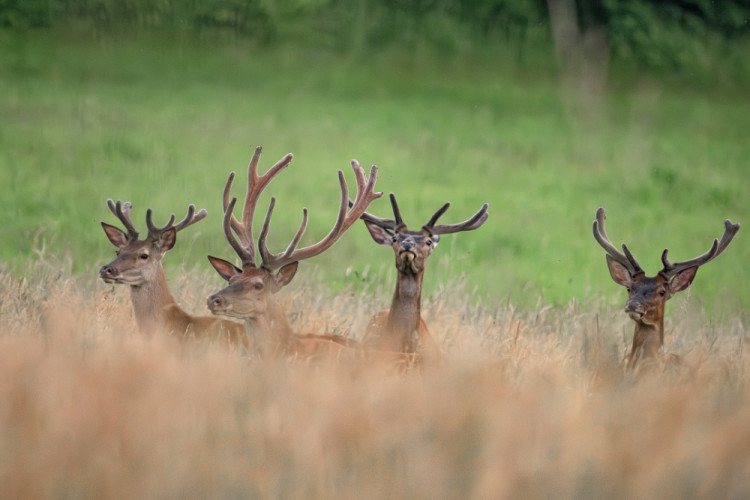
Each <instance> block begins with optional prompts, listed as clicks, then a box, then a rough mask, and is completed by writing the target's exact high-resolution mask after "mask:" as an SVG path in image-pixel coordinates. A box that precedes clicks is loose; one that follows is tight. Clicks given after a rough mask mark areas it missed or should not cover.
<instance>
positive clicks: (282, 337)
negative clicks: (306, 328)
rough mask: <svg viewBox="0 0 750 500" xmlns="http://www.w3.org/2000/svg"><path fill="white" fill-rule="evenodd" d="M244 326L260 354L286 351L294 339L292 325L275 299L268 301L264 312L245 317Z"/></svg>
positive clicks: (275, 353) (274, 353)
mask: <svg viewBox="0 0 750 500" xmlns="http://www.w3.org/2000/svg"><path fill="white" fill-rule="evenodd" d="M245 328H246V330H247V332H248V334H249V335H250V338H251V340H252V342H253V343H254V344H255V345H256V346H257V347H258V349H259V350H260V354H261V355H264V356H268V355H280V354H282V353H286V352H287V351H288V350H289V349H290V348H291V345H292V341H293V339H294V332H293V331H292V326H291V325H290V324H289V320H287V318H286V314H285V313H284V309H283V308H282V307H281V304H279V303H278V302H277V301H276V300H269V301H268V304H267V310H266V313H265V314H263V315H261V316H256V317H252V318H245Z"/></svg>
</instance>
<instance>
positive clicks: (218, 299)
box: [206, 294, 227, 314]
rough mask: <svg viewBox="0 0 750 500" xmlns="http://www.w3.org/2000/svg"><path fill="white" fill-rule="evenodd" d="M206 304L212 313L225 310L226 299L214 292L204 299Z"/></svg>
mask: <svg viewBox="0 0 750 500" xmlns="http://www.w3.org/2000/svg"><path fill="white" fill-rule="evenodd" d="M206 306H207V307H208V309H209V310H210V311H211V312H212V313H214V314H216V313H217V312H220V311H224V310H226V308H227V300H226V299H225V298H224V296H222V295H219V294H214V295H211V296H210V297H209V298H208V299H206Z"/></svg>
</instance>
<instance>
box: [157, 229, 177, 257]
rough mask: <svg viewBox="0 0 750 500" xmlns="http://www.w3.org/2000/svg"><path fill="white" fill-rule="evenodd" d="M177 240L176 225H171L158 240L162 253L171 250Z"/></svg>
mask: <svg viewBox="0 0 750 500" xmlns="http://www.w3.org/2000/svg"><path fill="white" fill-rule="evenodd" d="M176 242H177V230H176V229H175V228H174V227H170V228H169V229H167V230H166V231H164V232H163V233H162V234H161V236H159V239H158V240H157V241H156V246H157V247H159V250H161V252H162V253H164V252H166V251H168V250H171V249H172V248H173V247H174V244H175V243H176Z"/></svg>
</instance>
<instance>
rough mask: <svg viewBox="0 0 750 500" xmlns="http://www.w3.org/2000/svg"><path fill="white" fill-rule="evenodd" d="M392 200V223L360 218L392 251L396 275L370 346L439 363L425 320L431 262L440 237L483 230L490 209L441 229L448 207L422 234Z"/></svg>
mask: <svg viewBox="0 0 750 500" xmlns="http://www.w3.org/2000/svg"><path fill="white" fill-rule="evenodd" d="M390 199H391V207H392V209H393V216H394V218H393V219H382V218H380V217H375V216H374V215H372V214H369V213H364V214H362V220H364V222H365V225H366V226H367V229H368V230H369V231H370V235H371V236H372V238H373V240H375V242H376V243H378V244H380V245H386V246H390V247H392V248H393V251H394V253H395V257H396V270H397V271H398V275H397V279H396V290H395V291H394V292H393V300H392V301H391V308H390V309H387V310H383V311H380V312H379V313H377V314H376V315H375V316H373V318H372V319H371V321H370V324H369V326H368V328H367V334H366V344H367V345H369V346H371V347H373V348H375V349H379V350H382V351H397V352H404V353H421V354H422V356H423V357H424V360H425V362H427V363H436V362H438V361H439V360H440V357H441V354H440V348H439V347H438V345H437V343H436V342H435V340H434V339H433V338H432V336H431V335H430V331H429V329H428V328H427V325H426V323H425V322H424V320H423V319H422V316H421V302H422V279H423V278H424V270H425V264H426V261H427V258H428V257H429V256H430V255H431V254H432V251H433V250H434V249H435V247H436V246H437V243H438V241H439V240H440V235H442V234H450V233H458V232H461V231H471V230H474V229H477V228H479V227H480V226H481V225H482V224H484V222H485V221H486V220H487V218H488V217H489V213H488V211H487V209H488V208H489V205H488V204H487V203H485V204H484V205H482V208H480V209H479V211H478V212H477V213H475V214H474V215H473V216H471V217H470V218H469V219H467V220H465V221H463V222H459V223H456V224H437V221H438V219H439V218H440V217H441V216H442V215H443V214H444V213H445V211H446V210H448V207H450V203H446V204H445V205H443V206H442V207H440V209H439V210H438V211H437V212H435V214H434V215H433V216H432V217H431V218H430V220H429V221H428V222H427V224H425V225H424V226H422V228H421V229H420V230H419V231H410V230H409V229H408V227H407V226H406V224H405V223H404V221H403V219H402V217H401V211H400V210H399V207H398V204H397V203H396V197H395V196H394V195H393V193H391V195H390Z"/></svg>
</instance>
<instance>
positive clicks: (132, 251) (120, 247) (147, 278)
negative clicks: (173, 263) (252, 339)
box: [99, 200, 247, 346]
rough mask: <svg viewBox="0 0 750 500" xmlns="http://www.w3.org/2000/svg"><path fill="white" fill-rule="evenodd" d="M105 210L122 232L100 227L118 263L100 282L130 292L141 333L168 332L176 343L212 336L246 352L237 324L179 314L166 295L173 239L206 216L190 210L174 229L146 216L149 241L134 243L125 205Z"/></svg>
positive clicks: (105, 269) (108, 268)
mask: <svg viewBox="0 0 750 500" xmlns="http://www.w3.org/2000/svg"><path fill="white" fill-rule="evenodd" d="M107 206H108V207H109V209H110V210H111V211H112V213H113V214H114V215H115V216H116V217H117V218H118V219H119V220H120V222H122V224H123V225H124V226H125V229H126V230H127V232H125V231H122V230H121V229H119V228H118V227H115V226H113V225H110V224H107V223H106V222H102V223H101V224H102V228H104V232H105V233H106V235H107V237H108V238H109V241H110V242H111V243H112V244H113V245H114V246H115V247H116V248H117V258H116V259H115V260H113V261H112V262H110V263H109V264H107V265H105V266H102V268H101V269H100V270H99V276H100V277H101V278H102V280H104V281H105V282H106V283H117V284H123V285H129V286H130V297H131V299H132V302H133V311H134V313H135V319H136V322H137V323H138V328H139V330H140V331H142V332H144V333H147V334H153V333H154V332H157V331H165V332H171V333H173V334H175V335H178V336H180V337H195V338H203V337H206V336H211V338H215V339H216V340H220V341H228V342H229V343H230V344H232V345H235V346H236V345H239V344H242V345H245V346H247V335H246V334H245V329H244V327H243V325H242V324H240V323H236V322H233V321H227V320H220V319H218V318H215V317H210V316H209V317H196V316H191V315H190V314H188V313H187V312H185V311H183V310H182V309H181V308H180V306H179V305H177V303H176V302H175V300H174V297H173V296H172V293H171V292H170V291H169V285H168V284H167V279H166V276H165V275H164V268H163V267H162V263H161V261H162V258H163V257H164V255H165V254H166V253H167V252H168V251H169V250H171V249H172V248H173V247H174V245H175V242H176V241H177V233H178V232H179V231H181V230H183V229H185V228H186V227H188V226H190V225H192V224H195V223H196V222H198V221H200V220H202V219H203V218H204V217H206V211H205V210H200V211H198V212H196V211H195V206H194V205H190V206H189V207H188V212H187V215H186V216H185V218H184V219H183V220H182V221H180V222H178V223H177V224H175V223H174V222H175V216H174V214H172V216H171V217H170V219H169V222H167V224H166V225H165V226H163V227H157V226H155V225H154V223H153V221H152V215H151V209H150V208H149V209H148V210H147V211H146V225H147V227H148V235H147V236H146V237H145V238H144V239H139V237H138V236H139V235H138V231H137V230H136V229H135V225H134V224H133V222H132V220H131V219H130V210H131V208H132V206H131V204H130V202H125V203H122V202H120V201H117V202H114V201H112V200H107Z"/></svg>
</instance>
